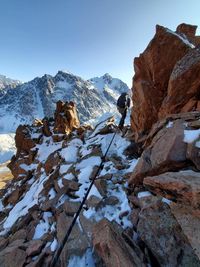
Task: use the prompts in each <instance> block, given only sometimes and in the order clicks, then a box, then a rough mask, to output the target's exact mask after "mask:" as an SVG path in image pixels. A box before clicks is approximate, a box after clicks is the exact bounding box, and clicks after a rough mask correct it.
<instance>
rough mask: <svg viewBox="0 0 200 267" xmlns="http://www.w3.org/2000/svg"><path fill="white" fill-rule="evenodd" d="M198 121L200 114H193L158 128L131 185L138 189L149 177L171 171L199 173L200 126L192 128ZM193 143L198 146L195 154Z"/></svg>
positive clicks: (176, 117) (133, 176)
mask: <svg viewBox="0 0 200 267" xmlns="http://www.w3.org/2000/svg"><path fill="white" fill-rule="evenodd" d="M197 119H198V120H199V119H200V113H199V112H193V113H192V112H191V113H185V114H184V113H183V114H177V115H175V116H169V117H168V118H167V119H165V120H163V121H161V122H158V123H157V124H155V125H154V127H153V128H152V131H151V132H150V133H149V136H148V137H147V139H146V143H145V150H144V152H143V153H142V156H141V158H140V159H139V161H138V163H137V165H136V167H135V169H134V172H133V174H132V176H131V178H130V179H129V184H130V185H131V184H132V185H133V186H136V185H139V184H142V183H143V178H144V177H146V176H154V175H158V174H161V173H165V172H168V171H177V170H181V169H183V168H197V169H198V170H199V168H198V164H197V162H198V159H196V158H195V156H194V155H196V154H197V153H199V148H198V137H199V134H200V132H199V130H198V129H196V127H197V126H196V125H197V124H195V128H193V126H192V125H193V122H194V121H197ZM191 143H193V146H195V149H194V150H191ZM189 151H190V153H189ZM191 151H193V152H191ZM194 151H195V152H194ZM197 151H198V152H197ZM188 159H189V160H190V161H188Z"/></svg>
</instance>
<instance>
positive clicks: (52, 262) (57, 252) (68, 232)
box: [49, 108, 127, 267]
mask: <svg viewBox="0 0 200 267" xmlns="http://www.w3.org/2000/svg"><path fill="white" fill-rule="evenodd" d="M126 112H127V109H126V108H125V110H124V114H123V115H122V118H121V120H120V122H119V126H120V129H121V130H122V128H123V123H124V117H125V116H126ZM119 126H118V127H119ZM116 134H117V132H115V133H114V134H113V137H112V139H111V141H110V143H109V146H108V148H107V150H106V152H105V153H104V155H103V156H102V157H101V163H100V165H99V167H98V169H97V170H96V173H95V175H94V176H93V178H92V181H91V183H90V186H89V187H88V189H87V192H86V193H85V195H84V198H83V200H82V202H81V204H80V206H79V209H78V211H77V212H76V214H75V216H74V218H73V220H72V223H71V225H70V226H69V228H68V230H67V233H66V235H65V236H64V239H63V241H62V243H61V244H59V247H58V248H57V250H56V252H55V254H54V256H53V258H52V261H51V263H50V265H49V267H55V266H56V263H57V262H58V259H59V257H60V254H61V252H62V250H63V248H64V246H65V244H66V242H67V240H68V238H69V236H70V234H71V232H72V229H73V227H74V225H75V223H76V220H77V219H78V217H79V215H80V212H81V210H82V208H83V206H84V204H85V201H86V200H87V197H88V195H89V193H90V190H91V188H92V186H93V184H94V182H95V180H96V177H97V176H98V175H99V173H100V171H101V170H102V169H103V165H104V162H105V159H106V156H107V154H108V151H109V149H110V147H111V145H112V142H113V140H114V138H115V136H116Z"/></svg>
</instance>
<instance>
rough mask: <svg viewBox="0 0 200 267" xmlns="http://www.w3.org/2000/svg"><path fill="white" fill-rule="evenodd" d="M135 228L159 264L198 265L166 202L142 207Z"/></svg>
mask: <svg viewBox="0 0 200 267" xmlns="http://www.w3.org/2000/svg"><path fill="white" fill-rule="evenodd" d="M137 230H138V234H139V236H140V238H141V239H142V240H143V241H144V242H145V244H146V245H147V247H148V248H149V249H150V250H151V252H152V254H153V255H154V257H155V258H156V259H157V261H158V263H159V266H161V267H168V266H170V267H175V266H176V267H182V266H195V267H198V266H200V261H199V259H198V257H197V255H196V254H195V251H194V250H193V248H192V247H191V245H190V243H189V242H188V240H187V238H186V237H185V235H184V233H183V231H182V229H181V227H180V225H179V224H178V222H177V220H176V219H175V217H174V216H173V214H172V212H171V210H170V208H169V207H168V205H167V204H165V203H162V202H157V203H154V204H152V205H150V206H147V207H146V208H143V209H142V210H141V212H140V214H139V222H138V225H137Z"/></svg>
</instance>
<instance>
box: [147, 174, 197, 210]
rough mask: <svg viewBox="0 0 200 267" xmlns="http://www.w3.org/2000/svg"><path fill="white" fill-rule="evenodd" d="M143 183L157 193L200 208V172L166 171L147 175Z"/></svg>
mask: <svg viewBox="0 0 200 267" xmlns="http://www.w3.org/2000/svg"><path fill="white" fill-rule="evenodd" d="M143 184H144V186H145V187H146V188H147V189H149V190H150V191H152V192H153V193H155V194H158V195H162V196H164V197H167V198H169V199H172V200H174V201H176V202H180V203H183V204H185V205H189V206H190V207H191V206H192V207H193V208H197V209H199V208H200V173H199V172H194V171H180V172H166V173H163V174H160V175H157V176H150V177H145V178H144V182H143Z"/></svg>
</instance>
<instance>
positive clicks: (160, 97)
mask: <svg viewBox="0 0 200 267" xmlns="http://www.w3.org/2000/svg"><path fill="white" fill-rule="evenodd" d="M195 32H196V26H191V25H186V24H181V25H179V26H178V27H177V31H176V32H173V31H171V30H169V29H167V28H164V27H161V26H159V25H157V26H156V34H155V36H154V38H153V39H152V40H151V42H150V43H149V45H148V46H147V48H146V50H145V51H144V52H143V53H142V54H140V56H139V57H138V58H135V60H134V69H135V75H134V78H133V87H132V91H133V110H132V115H131V118H132V119H131V125H132V129H133V131H134V132H135V134H136V140H138V139H139V138H140V137H142V136H144V135H146V134H148V132H149V130H150V129H151V127H152V125H153V124H154V123H155V122H156V121H157V120H158V119H159V118H163V117H165V116H166V115H167V114H170V113H179V112H180V111H191V110H198V108H199V107H198V105H199V104H198V99H199V92H198V88H199V82H198V81H197V79H196V78H195V77H197V75H198V73H199V65H198V64H199V53H200V52H199V49H198V47H197V48H195V46H196V45H197V44H198V40H199V37H198V36H195ZM194 80H195V81H194ZM194 83H195V84H194ZM184 97H185V99H184V100H183V98H184Z"/></svg>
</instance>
